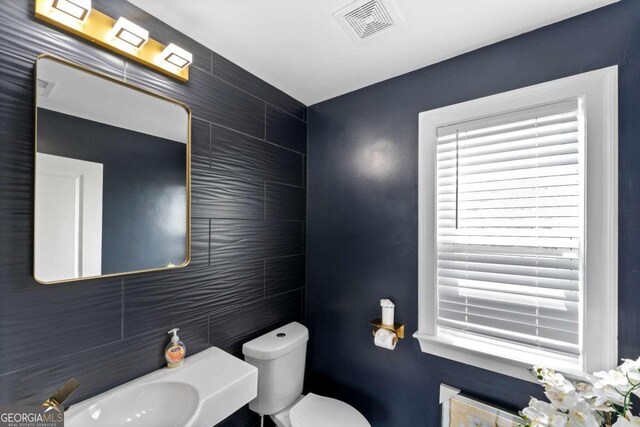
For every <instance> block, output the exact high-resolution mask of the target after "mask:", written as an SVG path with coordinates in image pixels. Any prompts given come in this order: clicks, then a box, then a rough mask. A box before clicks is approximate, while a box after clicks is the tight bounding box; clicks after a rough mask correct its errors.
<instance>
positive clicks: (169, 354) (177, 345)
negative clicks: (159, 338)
mask: <svg viewBox="0 0 640 427" xmlns="http://www.w3.org/2000/svg"><path fill="white" fill-rule="evenodd" d="M178 331H179V329H178V328H175V329H172V330H170V331H169V332H167V333H168V334H173V336H172V337H171V342H170V343H169V344H167V347H166V348H165V350H164V358H165V359H166V360H167V367H168V368H179V367H180V366H182V365H183V364H184V358H185V356H186V355H187V348H186V347H185V346H184V343H183V342H182V341H180V337H179V336H178Z"/></svg>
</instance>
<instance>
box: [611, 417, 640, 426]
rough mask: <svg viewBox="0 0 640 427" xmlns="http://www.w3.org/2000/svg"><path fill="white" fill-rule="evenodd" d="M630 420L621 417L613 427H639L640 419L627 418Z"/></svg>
mask: <svg viewBox="0 0 640 427" xmlns="http://www.w3.org/2000/svg"><path fill="white" fill-rule="evenodd" d="M629 418H630V419H629V420H628V419H626V418H623V417H620V418H618V421H616V422H615V424H614V425H613V427H638V426H640V417H631V416H630V417H629Z"/></svg>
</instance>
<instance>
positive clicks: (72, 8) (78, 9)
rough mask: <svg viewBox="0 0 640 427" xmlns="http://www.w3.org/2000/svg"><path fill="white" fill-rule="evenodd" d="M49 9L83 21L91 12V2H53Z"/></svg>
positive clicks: (74, 0)
mask: <svg viewBox="0 0 640 427" xmlns="http://www.w3.org/2000/svg"><path fill="white" fill-rule="evenodd" d="M51 7H52V8H54V9H56V10H59V11H60V12H63V13H66V14H67V15H69V16H72V17H74V18H76V19H79V20H80V21H84V20H85V19H87V16H89V13H90V12H91V0H53V3H51Z"/></svg>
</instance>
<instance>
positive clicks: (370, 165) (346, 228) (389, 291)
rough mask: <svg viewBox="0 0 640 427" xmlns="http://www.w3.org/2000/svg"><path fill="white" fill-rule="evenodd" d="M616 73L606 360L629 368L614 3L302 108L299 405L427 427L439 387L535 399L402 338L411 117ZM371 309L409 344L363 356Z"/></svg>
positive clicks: (632, 69) (638, 74)
mask: <svg viewBox="0 0 640 427" xmlns="http://www.w3.org/2000/svg"><path fill="white" fill-rule="evenodd" d="M616 64H617V65H618V66H619V78H620V80H619V95H620V97H619V150H620V176H619V182H620V185H619V189H620V193H619V203H620V217H619V227H620V233H619V251H618V253H619V264H618V265H619V298H620V299H619V310H620V313H619V322H618V324H619V328H620V329H619V337H618V339H619V355H620V357H628V358H637V357H638V356H639V355H640V316H639V314H640V311H639V310H638V305H639V304H640V293H638V283H639V282H640V268H638V263H639V260H640V243H639V242H640V240H639V239H638V236H639V235H640V221H638V206H640V186H639V185H637V182H638V180H640V172H639V169H638V164H640V143H639V141H638V136H639V135H640V97H638V90H639V89H640V2H638V1H637V0H622V1H620V2H618V3H615V4H613V5H611V6H607V7H605V8H602V9H598V10H595V11H593V12H590V13H588V14H585V15H581V16H578V17H575V18H572V19H569V20H566V21H563V22H560V23H557V24H554V25H551V26H548V27H545V28H541V29H539V30H536V31H533V32H530V33H527V34H524V35H521V36H519V37H515V38H513V39H510V40H506V41H504V42H501V43H497V44H495V45H492V46H488V47H486V48H483V49H480V50H476V51H474V52H471V53H468V54H465V55H462V56H459V57H456V58H453V59H451V60H448V61H445V62H442V63H439V64H435V65H433V66H430V67H426V68H423V69H421V70H418V71H415V72H412V73H409V74H406V75H403V76H400V77H397V78H394V79H391V80H388V81H385V82H382V83H379V84H376V85H373V86H370V87H368V88H365V89H362V90H359V91H357V92H353V93H350V94H347V95H344V96H341V97H338V98H335V99H333V100H329V101H327V102H323V103H320V104H318V105H314V106H312V107H310V109H309V153H308V154H309V184H308V195H309V197H308V205H309V206H308V207H309V210H308V212H309V216H308V223H309V240H308V265H307V268H308V272H307V297H308V301H307V322H308V326H309V329H310V348H309V354H310V360H309V364H308V365H307V372H308V374H309V378H310V381H308V384H310V389H311V391H315V392H317V393H325V394H328V395H332V396H335V397H338V398H342V399H344V400H345V401H347V402H349V403H352V404H354V406H356V407H357V408H358V409H360V410H361V411H362V412H363V413H364V415H365V416H367V418H368V419H369V421H370V422H371V424H372V425H374V426H376V427H378V426H380V427H384V426H390V427H397V426H428V427H433V426H437V425H440V424H439V405H438V387H439V385H440V383H441V382H444V383H449V384H451V385H452V386H454V387H457V388H460V389H462V390H464V391H465V392H466V393H469V394H473V395H476V396H478V397H479V398H481V399H484V400H487V401H492V402H495V403H497V404H501V405H503V406H507V407H510V408H511V409H518V408H522V407H524V406H526V403H527V402H528V400H529V397H530V396H531V395H534V396H537V397H540V393H541V389H540V387H538V386H537V385H535V384H532V383H528V382H525V381H519V380H515V379H513V378H509V377H506V376H503V375H499V374H495V373H491V372H489V371H484V370H482V369H477V368H472V367H470V366H468V365H463V364H459V363H454V362H452V361H448V360H446V359H442V358H438V357H434V356H430V355H427V354H425V353H422V352H421V351H420V348H419V345H418V342H417V341H416V340H415V339H413V338H411V335H410V334H411V333H412V332H413V331H416V330H417V327H418V308H417V307H418V304H417V299H418V282H417V281H418V186H417V182H418V162H417V157H418V156H417V154H418V114H419V113H420V112H422V111H427V110H430V109H434V108H438V107H443V106H445V105H450V104H455V103H458V102H463V101H467V100H470V99H474V98H478V97H483V96H488V95H492V94H495V93H500V92H503V91H508V90H512V89H517V88H520V87H525V86H529V85H532V84H536V83H541V82H544V81H548V80H553V79H557V78H561V77H566V76H569V75H573V74H577V73H581V72H586V71H590V70H594V69H597V68H601V67H606V66H610V65H616ZM374 156H375V159H376V162H370V161H369V160H370V159H372V158H374ZM328 171H330V173H328ZM385 297H388V298H391V299H393V300H394V302H395V303H396V319H397V320H398V321H400V322H404V323H406V329H407V331H408V332H409V334H408V338H407V339H405V340H403V341H401V342H400V343H399V344H398V346H397V347H396V349H395V350H394V351H393V352H391V351H387V350H383V349H379V348H376V347H374V346H373V342H372V339H371V332H370V328H369V326H368V325H367V321H368V320H369V319H371V318H374V317H376V316H379V313H380V306H379V299H380V298H385ZM336 331H339V333H336ZM389 396H393V399H391V400H390V399H389Z"/></svg>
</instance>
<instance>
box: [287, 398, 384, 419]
mask: <svg viewBox="0 0 640 427" xmlns="http://www.w3.org/2000/svg"><path fill="white" fill-rule="evenodd" d="M289 415H290V418H291V425H292V426H293V427H327V426H331V427H371V425H370V424H369V422H368V421H367V419H366V418H365V417H364V416H362V414H361V413H360V412H358V411H357V410H356V409H355V408H354V407H352V406H350V405H347V404H346V403H344V402H341V401H340V400H337V399H331V398H329V397H323V396H318V395H317V394H313V393H309V394H307V395H306V396H305V397H304V398H302V399H301V400H300V401H299V402H298V403H296V404H295V405H294V406H293V407H292V408H291V409H290V411H289Z"/></svg>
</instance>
